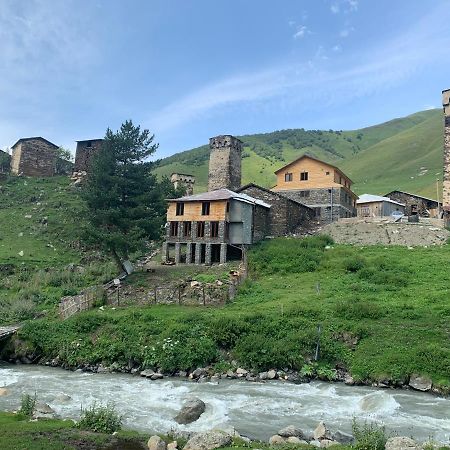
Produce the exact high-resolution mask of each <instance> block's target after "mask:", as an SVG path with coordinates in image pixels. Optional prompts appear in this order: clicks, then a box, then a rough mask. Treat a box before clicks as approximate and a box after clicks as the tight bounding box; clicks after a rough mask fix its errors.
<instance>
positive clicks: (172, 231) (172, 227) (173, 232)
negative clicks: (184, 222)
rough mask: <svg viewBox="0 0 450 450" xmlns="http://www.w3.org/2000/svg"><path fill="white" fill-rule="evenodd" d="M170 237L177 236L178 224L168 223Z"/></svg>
mask: <svg viewBox="0 0 450 450" xmlns="http://www.w3.org/2000/svg"><path fill="white" fill-rule="evenodd" d="M170 235H171V236H172V237H175V236H178V222H170Z"/></svg>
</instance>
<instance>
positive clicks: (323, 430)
mask: <svg viewBox="0 0 450 450" xmlns="http://www.w3.org/2000/svg"><path fill="white" fill-rule="evenodd" d="M314 439H315V440H316V441H321V440H322V439H327V440H332V439H331V432H330V430H329V429H328V428H327V426H326V425H325V423H324V422H319V425H317V428H316V429H315V430H314Z"/></svg>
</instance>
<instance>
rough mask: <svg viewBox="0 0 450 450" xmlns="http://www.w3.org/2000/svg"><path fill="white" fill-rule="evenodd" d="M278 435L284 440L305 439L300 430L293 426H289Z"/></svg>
mask: <svg viewBox="0 0 450 450" xmlns="http://www.w3.org/2000/svg"><path fill="white" fill-rule="evenodd" d="M278 435H279V436H281V437H284V438H290V437H297V438H300V439H302V440H304V439H305V435H304V433H303V431H302V430H300V429H298V428H296V427H294V425H289V426H287V427H285V428H283V429H282V430H280V431H279V432H278Z"/></svg>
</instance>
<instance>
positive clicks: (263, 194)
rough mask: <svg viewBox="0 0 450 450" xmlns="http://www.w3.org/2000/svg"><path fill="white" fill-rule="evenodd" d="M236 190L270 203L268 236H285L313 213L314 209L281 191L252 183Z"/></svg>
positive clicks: (303, 223)
mask: <svg viewBox="0 0 450 450" xmlns="http://www.w3.org/2000/svg"><path fill="white" fill-rule="evenodd" d="M238 192H242V193H244V194H247V195H250V196H251V197H253V198H256V199H258V200H262V201H264V202H266V203H268V204H269V205H271V208H270V210H269V218H268V230H267V234H268V235H270V236H285V235H287V234H290V233H294V232H296V231H297V230H298V229H299V228H300V227H302V226H307V224H308V223H309V221H310V219H312V217H313V215H314V211H313V210H312V209H310V208H309V207H307V206H305V205H303V204H301V203H299V202H297V201H294V200H292V199H290V198H288V197H286V196H284V195H282V194H281V193H277V192H273V191H269V190H268V189H265V188H262V187H260V186H257V185H254V184H250V185H247V186H243V187H242V188H241V189H239V190H238Z"/></svg>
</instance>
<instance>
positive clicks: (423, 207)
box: [385, 191, 440, 217]
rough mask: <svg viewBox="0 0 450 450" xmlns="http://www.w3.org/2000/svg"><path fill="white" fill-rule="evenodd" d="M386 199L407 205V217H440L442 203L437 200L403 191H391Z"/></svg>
mask: <svg viewBox="0 0 450 450" xmlns="http://www.w3.org/2000/svg"><path fill="white" fill-rule="evenodd" d="M385 197H388V198H390V199H391V200H395V201H397V202H399V203H401V204H403V205H405V214H406V215H407V216H415V215H419V216H422V217H438V215H439V209H440V203H439V202H438V201H437V200H433V199H431V198H427V197H423V196H421V195H417V194H411V193H410V192H403V191H391V192H389V193H388V194H386V195H385Z"/></svg>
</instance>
